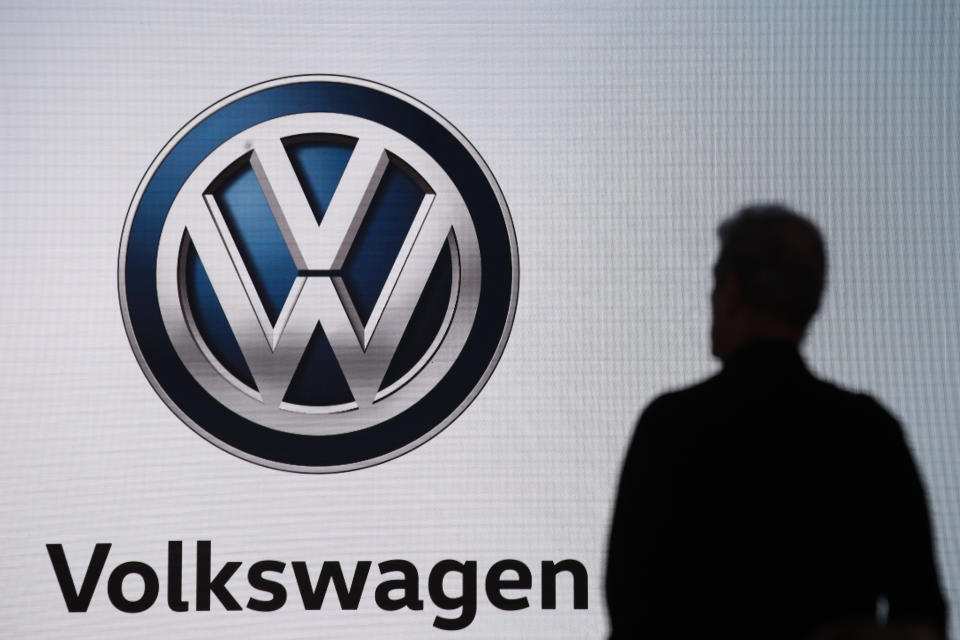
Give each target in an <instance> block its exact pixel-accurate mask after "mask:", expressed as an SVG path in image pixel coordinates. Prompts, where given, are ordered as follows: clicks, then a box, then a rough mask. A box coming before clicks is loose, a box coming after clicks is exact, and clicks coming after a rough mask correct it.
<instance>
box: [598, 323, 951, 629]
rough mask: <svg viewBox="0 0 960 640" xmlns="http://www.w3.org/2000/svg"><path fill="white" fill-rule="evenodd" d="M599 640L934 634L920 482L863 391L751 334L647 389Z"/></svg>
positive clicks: (933, 579) (933, 586)
mask: <svg viewBox="0 0 960 640" xmlns="http://www.w3.org/2000/svg"><path fill="white" fill-rule="evenodd" d="M608 553H609V556H608V564H607V585H606V587H607V604H608V608H609V612H610V616H611V621H612V625H613V633H612V636H611V637H612V638H616V639H617V640H622V639H625V638H631V639H632V638H651V639H655V640H656V639H660V638H697V639H698V640H700V639H703V638H719V637H730V638H754V637H755V638H765V639H773V638H802V637H804V636H806V635H807V634H809V633H810V632H813V631H815V630H816V629H819V628H822V627H823V626H824V625H827V624H830V623H833V622H837V621H841V620H848V619H854V618H867V619H871V620H872V619H874V616H875V615H876V611H877V603H878V601H879V599H881V598H885V599H886V601H887V602H888V603H889V605H888V611H889V619H890V621H891V622H894V621H900V622H908V621H911V622H922V623H926V624H929V625H931V626H933V627H934V628H936V629H939V630H940V631H941V633H943V631H944V627H945V618H946V610H945V605H944V601H943V598H942V596H941V593H940V588H939V585H938V581H937V573H936V568H935V565H934V558H933V556H934V554H933V549H932V543H931V537H930V525H929V518H928V515H927V508H926V502H925V498H924V493H923V487H922V486H921V483H920V480H919V478H918V476H917V471H916V468H915V467H914V463H913V460H912V458H911V456H910V453H909V451H908V449H907V447H906V445H905V444H904V440H903V436H902V434H901V430H900V426H899V424H898V423H897V422H896V420H894V419H893V418H892V417H891V416H890V415H889V414H888V413H887V412H886V411H885V410H884V409H883V408H882V407H881V406H880V405H879V404H877V403H876V402H875V401H874V400H873V399H872V398H870V397H869V396H866V395H862V394H854V393H850V392H847V391H843V390H841V389H839V388H837V387H835V386H833V385H831V384H829V383H826V382H823V381H821V380H818V379H817V378H815V377H813V376H812V375H811V374H810V373H809V371H808V370H807V368H806V367H805V366H804V363H803V361H802V359H801V358H800V356H799V355H798V353H797V351H796V347H795V346H794V345H792V344H789V343H777V342H758V343H754V344H751V345H749V346H747V347H745V348H744V349H742V350H740V351H739V352H737V353H736V354H734V356H733V357H732V358H730V359H729V360H728V361H727V362H726V364H725V365H724V367H723V370H722V371H721V373H719V374H718V375H716V376H714V377H712V378H710V379H708V380H706V381H705V382H703V383H701V384H699V385H697V386H694V387H691V388H689V389H685V390H682V391H678V392H675V393H668V394H666V395H664V396H661V397H660V398H657V399H656V400H655V401H654V402H653V403H651V404H650V406H649V407H647V409H646V411H644V413H643V415H642V416H641V418H640V421H639V423H638V424H637V428H636V431H635V433H634V437H633V441H632V442H631V444H630V449H629V451H628V453H627V458H626V462H625V463H624V468H623V474H622V476H621V479H620V490H619V494H618V497H617V503H616V510H615V513H614V519H613V526H612V529H611V535H610V544H609V549H608Z"/></svg>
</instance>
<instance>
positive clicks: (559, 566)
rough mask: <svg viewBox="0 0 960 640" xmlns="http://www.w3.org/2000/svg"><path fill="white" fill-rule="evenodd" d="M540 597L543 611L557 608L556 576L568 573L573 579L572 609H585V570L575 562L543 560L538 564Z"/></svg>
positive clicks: (580, 564)
mask: <svg viewBox="0 0 960 640" xmlns="http://www.w3.org/2000/svg"><path fill="white" fill-rule="evenodd" d="M540 568H541V571H542V576H541V597H542V602H543V608H544V609H556V608H557V574H558V573H560V572H561V571H566V572H568V573H569V574H570V575H571V576H572V577H573V608H574V609H586V608H587V568H586V567H584V566H583V564H582V563H580V562H578V561H577V560H561V561H560V562H552V561H550V560H544V561H543V562H542V563H541V564H540Z"/></svg>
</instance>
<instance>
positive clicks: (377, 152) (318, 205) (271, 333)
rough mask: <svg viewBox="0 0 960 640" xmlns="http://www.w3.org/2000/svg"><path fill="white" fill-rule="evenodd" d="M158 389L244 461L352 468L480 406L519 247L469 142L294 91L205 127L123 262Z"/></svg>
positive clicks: (221, 107) (426, 112)
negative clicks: (476, 400) (474, 405)
mask: <svg viewBox="0 0 960 640" xmlns="http://www.w3.org/2000/svg"><path fill="white" fill-rule="evenodd" d="M119 272H120V273H119V278H120V298H121V308H122V312H123V317H124V323H125V326H126V330H127V334H128V336H129V338H130V343H131V345H132V346H133V350H134V352H135V353H136V355H137V358H138V360H139V361H140V364H141V366H142V368H143V370H144V372H145V373H146V375H147V377H148V378H149V380H150V382H151V384H152V385H153V387H154V388H155V389H156V391H157V392H158V393H159V394H160V396H161V397H162V398H163V399H164V401H165V402H166V403H167V405H169V406H170V408H171V409H172V410H173V411H174V412H175V413H176V414H177V415H178V416H179V417H180V418H181V419H183V420H184V422H186V423H187V424H188V425H189V426H190V427H191V428H193V429H194V430H195V431H196V432H197V433H199V434H200V435H201V436H203V437H204V438H206V439H207V440H209V441H210V442H212V443H214V444H216V445H217V446H219V447H221V448H222V449H225V450H227V451H229V452H231V453H234V454H236V455H238V456H240V457H243V458H245V459H247V460H250V461H253V462H257V463H260V464H264V465H267V466H271V467H274V468H278V469H286V470H293V471H311V472H325V471H344V470H349V469H356V468H359V467H365V466H369V465H372V464H376V463H379V462H383V461H385V460H389V459H390V458H393V457H396V456H398V455H401V454H402V453H404V452H406V451H409V450H411V449H413V448H414V447H416V446H418V445H420V444H422V443H423V442H425V441H426V440H428V439H430V438H431V437H433V436H434V435H436V434H437V433H438V432H439V431H441V430H442V429H443V428H444V427H445V426H446V425H448V424H449V423H450V422H451V421H452V420H453V419H454V418H456V417H457V416H458V415H459V414H460V413H461V412H462V411H463V410H464V409H465V408H466V407H467V405H469V404H470V402H471V401H472V400H473V398H474V397H475V396H476V395H477V393H479V391H480V389H481V388H482V386H483V385H484V383H485V382H486V380H487V378H488V377H489V376H490V374H491V372H492V370H493V368H494V367H495V366H496V363H497V361H498V359H499V357H500V354H501V353H502V351H503V348H504V345H505V343H506V340H507V337H508V335H509V332H510V327H511V324H512V321H513V315H514V310H515V307H516V300H517V282H518V272H517V248H516V241H515V237H514V233H513V227H512V223H511V220H510V216H509V212H508V210H507V206H506V202H505V201H504V198H503V195H502V194H501V193H500V191H499V188H498V187H497V184H496V182H495V180H494V179H493V176H492V175H491V173H490V171H489V169H488V168H487V167H486V165H485V164H484V163H483V160H482V159H481V158H480V156H479V155H478V154H477V152H476V151H475V150H474V149H473V147H472V146H471V145H470V143H469V142H468V141H467V140H466V139H465V138H464V137H463V136H462V135H461V134H460V133H459V132H458V131H457V130H456V129H454V128H453V127H452V126H451V125H450V124H448V123H447V122H446V121H445V120H443V119H442V118H441V117H440V116H439V115H438V114H436V113H434V112H433V111H431V110H430V109H429V108H427V107H426V106H424V105H422V104H420V103H418V102H416V101H414V100H413V99H411V98H410V97H408V96H406V95H404V94H401V93H400V92H398V91H395V90H393V89H390V88H387V87H384V86H380V85H376V84H374V83H371V82H367V81H362V80H356V79H350V78H344V77H335V76H301V77H293V78H284V79H280V80H275V81H271V82H267V83H265V84H261V85H257V86H254V87H251V88H249V89H247V90H244V91H241V92H239V93H237V94H235V95H233V96H230V97H228V98H226V99H225V100H223V101H221V102H220V103H218V104H216V105H214V106H212V107H211V108H209V109H208V110H206V111H205V112H203V113H201V114H200V115H199V116H197V118H195V119H194V120H193V121H192V122H191V123H190V124H188V125H187V126H186V127H184V128H183V129H182V130H181V131H180V132H179V133H178V134H177V135H176V136H175V137H174V138H173V139H172V140H171V141H170V142H169V143H168V144H167V146H166V147H165V148H164V150H163V151H162V152H161V153H160V154H159V156H158V157H157V159H156V160H155V161H154V163H153V165H152V166H151V168H150V170H149V171H148V172H147V175H146V176H145V178H144V179H143V181H142V182H141V185H140V187H139V188H138V190H137V193H136V196H135V197H134V199H133V202H132V204H131V207H130V211H129V213H128V215H127V221H126V225H125V228H124V233H123V240H122V244H121V249H120V265H119Z"/></svg>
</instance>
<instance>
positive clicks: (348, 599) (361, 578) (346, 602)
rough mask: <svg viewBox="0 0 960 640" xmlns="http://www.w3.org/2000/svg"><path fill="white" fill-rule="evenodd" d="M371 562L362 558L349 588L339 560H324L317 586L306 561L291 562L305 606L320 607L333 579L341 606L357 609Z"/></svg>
mask: <svg viewBox="0 0 960 640" xmlns="http://www.w3.org/2000/svg"><path fill="white" fill-rule="evenodd" d="M370 564H371V563H370V562H369V561H367V560H361V561H360V562H358V563H357V568H356V569H355V570H354V572H353V580H352V581H351V582H350V588H349V589H348V588H347V579H346V578H344V577H343V570H342V569H341V568H340V563H339V562H324V563H323V564H322V565H321V566H320V577H319V578H318V579H317V584H316V586H313V585H312V583H311V581H310V572H309V571H308V570H307V563H306V562H291V563H290V565H291V566H292V567H293V574H294V575H295V576H296V577H297V586H298V587H299V588H300V598H301V599H302V600H303V608H304V609H308V610H311V609H319V608H320V606H321V605H322V604H323V597H324V596H325V595H326V593H327V589H328V588H329V586H330V581H331V580H332V581H333V587H334V589H336V591H337V599H339V600H340V608H341V609H344V610H353V609H356V608H357V607H359V606H360V596H362V595H363V587H364V585H365V584H366V582H367V574H368V573H370Z"/></svg>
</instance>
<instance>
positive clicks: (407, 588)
mask: <svg viewBox="0 0 960 640" xmlns="http://www.w3.org/2000/svg"><path fill="white" fill-rule="evenodd" d="M377 568H378V569H380V575H383V574H385V573H391V572H394V571H399V572H400V573H402V574H403V578H400V579H397V580H384V581H383V582H381V583H380V584H379V585H377V592H376V601H377V606H378V607H380V608H381V609H383V610H384V611H397V610H399V609H403V608H404V607H406V608H408V609H413V610H414V611H420V610H422V609H423V600H421V599H420V574H418V573H417V568H416V567H415V566H414V565H413V563H411V562H407V561H406V560H387V561H386V562H381V563H380V564H378V565H377ZM398 590H403V596H402V597H399V598H391V597H390V592H391V591H398Z"/></svg>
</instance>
